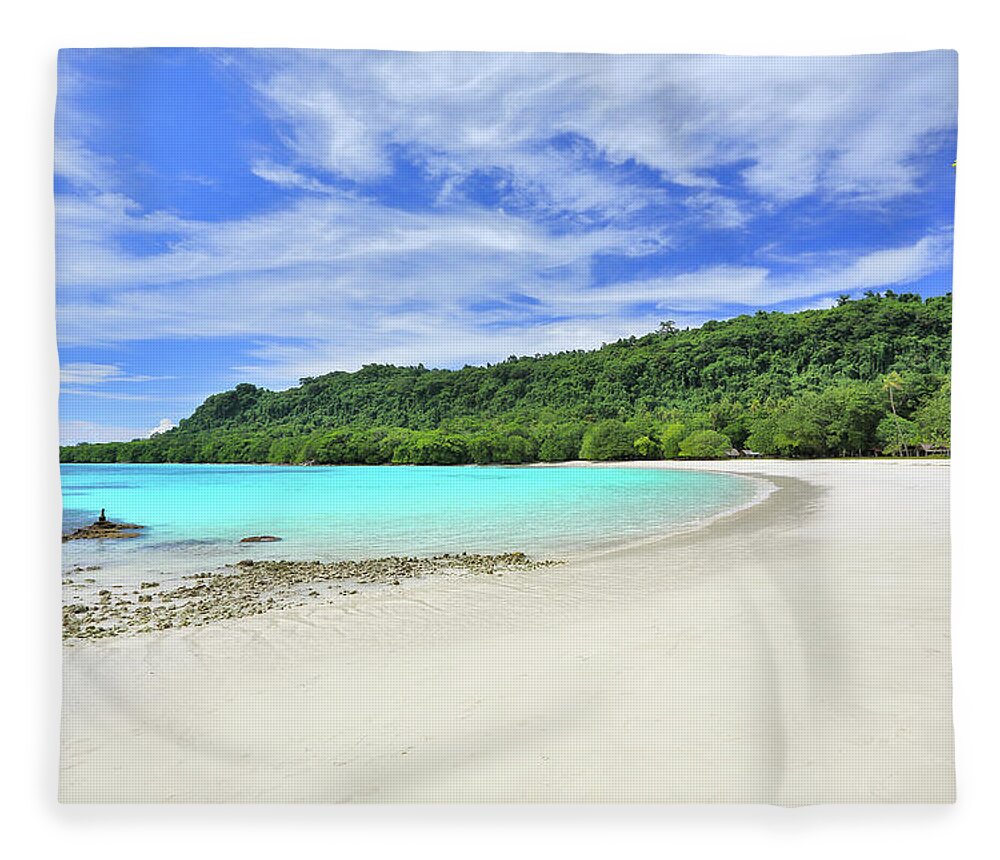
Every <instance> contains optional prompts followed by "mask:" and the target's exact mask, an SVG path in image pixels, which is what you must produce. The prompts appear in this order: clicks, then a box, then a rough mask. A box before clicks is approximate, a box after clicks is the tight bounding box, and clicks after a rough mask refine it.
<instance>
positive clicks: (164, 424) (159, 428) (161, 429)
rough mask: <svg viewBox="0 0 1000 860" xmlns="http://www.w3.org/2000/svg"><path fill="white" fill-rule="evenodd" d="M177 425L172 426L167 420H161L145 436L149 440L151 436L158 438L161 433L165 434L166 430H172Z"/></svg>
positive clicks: (172, 423)
mask: <svg viewBox="0 0 1000 860" xmlns="http://www.w3.org/2000/svg"><path fill="white" fill-rule="evenodd" d="M176 426H177V425H176V424H174V422H173V421H171V420H170V419H169V418H161V419H160V423H159V424H157V425H156V426H155V427H154V428H153V429H152V430H150V431H149V432H148V433H147V434H146V435H147V436H148V437H149V438H152V437H153V436H159V435H160V434H161V433H166V432H167V431H168V430H173V429H174V427H176Z"/></svg>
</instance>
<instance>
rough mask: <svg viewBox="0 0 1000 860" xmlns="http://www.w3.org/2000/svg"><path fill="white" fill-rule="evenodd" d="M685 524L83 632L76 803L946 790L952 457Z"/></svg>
mask: <svg viewBox="0 0 1000 860" xmlns="http://www.w3.org/2000/svg"><path fill="white" fill-rule="evenodd" d="M638 467H639V468H699V469H721V470H724V471H734V472H741V473H748V474H758V475H761V476H765V477H767V478H769V479H770V480H771V481H773V482H774V483H775V484H777V485H779V487H780V490H779V491H778V492H775V493H774V494H772V495H771V496H770V497H769V498H767V499H766V500H765V501H764V502H761V503H760V504H758V505H755V506H754V507H752V508H750V509H748V510H746V511H743V512H740V513H737V514H734V515H732V516H730V517H728V518H726V519H723V520H720V521H718V522H716V523H714V524H712V525H710V526H707V527H705V528H703V529H701V530H699V531H696V532H692V533H690V534H687V535H681V536H674V537H667V538H664V539H662V540H658V541H653V542H649V543H646V544H645V545H643V546H641V547H635V548H632V549H627V550H621V551H617V552H614V553H608V554H605V555H602V556H597V557H593V558H590V559H588V560H585V561H579V562H574V563H573V564H569V565H566V566H560V567H555V568H549V569H545V570H541V571H532V572H526V573H512V574H508V575H506V576H505V577H503V578H502V579H493V578H487V579H481V578H459V577H441V578H430V579H427V580H423V581H419V582H416V583H413V584H407V585H405V587H402V588H398V589H394V590H392V591H387V592H384V593H381V594H374V595H372V594H368V595H357V596H351V597H345V598H344V600H343V602H342V603H339V604H337V605H334V606H310V607H301V608H297V609H287V610H281V611H276V612H272V613H268V614H266V615H262V616H257V617H253V618H245V619H239V620H235V621H226V622H219V623H217V624H213V625H210V626H208V627H200V628H189V629H187V630H177V631H164V632H160V633H152V634H146V635H138V636H129V637H119V638H116V639H109V640H102V641H95V642H83V643H78V644H76V645H73V646H71V647H66V648H64V692H63V696H64V707H63V755H62V772H61V799H62V800H64V801H345V802H365V801H375V802H380V801H385V802H396V801H432V802H433V801H455V802H467V801H498V802H517V801H574V802H586V801H611V802H664V801H693V802H712V801H722V802H768V803H780V804H804V803H817V802H824V801H825V802H869V801H874V802H949V801H951V800H953V795H954V778H953V755H952V726H951V683H950V648H949V637H948V601H949V528H948V505H949V503H948V500H949V492H948V490H949V468H948V464H947V462H944V461H922V462H914V461H910V462H902V461H851V460H848V461H810V462H783V461H771V460H767V461H757V462H749V461H747V462H743V461H740V462H733V463H722V464H717V465H714V464H696V465H690V466H685V465H673V464H672V465H669V466H667V465H665V464H641V465H640V466H638Z"/></svg>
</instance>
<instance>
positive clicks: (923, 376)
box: [60, 291, 951, 465]
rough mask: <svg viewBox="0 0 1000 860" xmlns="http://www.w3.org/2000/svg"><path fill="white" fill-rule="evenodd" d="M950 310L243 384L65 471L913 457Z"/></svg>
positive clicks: (735, 328) (88, 450) (929, 422)
mask: <svg viewBox="0 0 1000 860" xmlns="http://www.w3.org/2000/svg"><path fill="white" fill-rule="evenodd" d="M950 372H951V295H950V294H949V295H947V296H940V297H933V298H928V299H926V300H923V299H921V297H920V296H918V295H916V294H912V293H904V294H895V293H893V292H891V291H888V292H886V293H884V294H878V293H874V292H872V293H869V294H867V295H866V296H865V297H864V298H862V299H859V300H855V301H852V300H849V299H848V298H847V297H842V299H841V301H840V302H839V303H838V305H837V306H836V307H833V308H830V309H827V310H810V311H800V312H797V313H781V312H762V311H760V312H757V313H756V314H753V315H746V316H741V317H737V318H735V319H732V320H727V321H724V322H708V323H705V324H704V325H702V326H701V327H699V328H696V329H685V330H683V331H681V330H678V329H677V328H676V326H674V325H673V324H672V323H670V322H668V321H667V322H664V323H663V324H662V325H661V326H660V328H659V330H658V331H656V332H654V333H651V334H649V335H646V336H644V337H638V338H635V337H633V338H625V339H623V340H619V341H617V342H616V343H613V344H606V345H605V346H603V347H602V348H601V349H598V350H593V351H583V350H576V351H570V352H563V353H558V354H555V355H545V356H532V357H513V356H512V357H511V358H510V359H508V360H507V361H505V362H501V363H499V364H494V365H486V366H482V367H478V366H477V367H473V366H468V367H465V368H462V369H459V370H429V369H427V368H424V367H423V366H416V367H395V366H390V365H368V366H365V367H363V368H362V369H361V370H359V371H356V372H354V373H346V372H336V373H330V374H326V375H323V376H319V377H312V378H306V379H303V380H301V382H300V385H299V386H296V387H294V388H291V389H288V390H286V391H269V390H267V389H263V388H259V387H257V386H254V385H250V384H246V383H244V384H241V385H238V386H236V388H235V389H233V390H232V391H228V392H224V393H221V394H216V395H213V396H211V397H209V398H208V399H207V400H206V401H205V402H204V403H203V404H202V405H201V406H199V407H198V409H196V410H195V412H194V413H193V414H192V415H191V416H190V417H189V418H187V419H184V420H182V421H181V422H180V424H179V426H178V427H176V428H174V429H173V430H170V431H168V432H167V433H163V434H160V435H157V436H154V437H153V438H151V439H138V440H133V441H131V442H121V443H102V444H87V443H84V444H80V445H75V446H68V447H63V448H61V449H60V455H61V459H62V461H63V462H137V463H159V462H168V463H169V462H176V463H317V464H319V463H323V464H350V463H357V464H381V463H400V464H403V463H413V464H435V465H452V464H461V463H483V464H486V463H511V464H515V463H529V462H557V461H563V460H573V459H578V458H580V459H587V460H619V459H659V458H668V459H669V458H691V459H703V458H720V457H725V456H728V454H729V452H730V451H731V450H733V449H736V450H742V449H749V450H753V451H756V452H760V453H762V454H766V455H770V456H781V457H831V456H832V457H841V456H870V455H873V454H893V455H896V454H909V453H912V452H914V451H915V450H919V449H920V446H921V445H927V446H933V447H934V448H947V447H948V445H949V444H950Z"/></svg>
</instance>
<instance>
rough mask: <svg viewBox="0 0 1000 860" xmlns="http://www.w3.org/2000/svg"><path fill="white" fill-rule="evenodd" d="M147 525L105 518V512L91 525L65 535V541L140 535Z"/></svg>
mask: <svg viewBox="0 0 1000 860" xmlns="http://www.w3.org/2000/svg"><path fill="white" fill-rule="evenodd" d="M144 528H145V526H138V525H136V524H135V523H113V522H112V521H111V520H109V519H105V517H104V512H103V511H102V512H101V518H100V519H99V520H96V521H94V522H93V523H92V524H91V525H89V526H84V527H83V528H82V529H77V530H76V531H75V532H71V533H70V534H66V535H63V538H62V539H63V543H66V541H70V540H105V539H116V538H117V539H120V538H134V537H139V533H140V531H141V530H142V529H144Z"/></svg>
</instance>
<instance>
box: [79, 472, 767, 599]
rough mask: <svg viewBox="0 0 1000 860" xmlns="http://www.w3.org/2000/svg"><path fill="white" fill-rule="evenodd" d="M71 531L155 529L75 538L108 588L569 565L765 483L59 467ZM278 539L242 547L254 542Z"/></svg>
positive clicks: (594, 475) (741, 500) (656, 475)
mask: <svg viewBox="0 0 1000 860" xmlns="http://www.w3.org/2000/svg"><path fill="white" fill-rule="evenodd" d="M62 487H63V524H64V529H65V530H67V531H68V530H71V529H73V528H76V527H78V526H80V525H83V524H86V523H90V522H93V520H94V519H96V517H97V515H98V513H99V512H100V509H101V508H105V509H106V510H107V516H108V517H109V518H110V519H112V520H116V521H125V522H133V523H139V524H142V525H145V526H146V529H145V530H144V532H143V535H142V537H140V538H137V539H134V540H123V541H103V542H95V541H73V542H70V543H67V544H64V546H63V561H64V567H65V568H70V567H73V566H74V565H81V566H88V565H101V567H102V575H101V578H102V579H103V578H104V577H105V576H107V575H114V576H116V577H118V578H119V579H120V580H121V579H123V578H126V579H129V580H133V581H134V580H138V579H141V578H148V577H150V576H153V575H158V576H160V577H172V576H179V575H182V574H184V573H192V572H195V571H202V570H210V569H212V568H215V567H218V566H221V565H223V564H229V563H233V562H236V561H239V560H240V559H243V558H255V559H264V558H281V559H295V560H305V559H319V560H323V561H333V560H338V559H349V558H370V557H377V556H385V555H433V554H436V553H444V552H488V553H498V552H507V551H513V550H521V551H523V552H526V553H528V554H529V555H532V556H536V557H545V558H571V557H576V556H579V555H582V554H585V553H588V552H592V551H598V550H601V549H604V548H611V547H613V546H615V545H619V544H624V543H629V542H634V541H637V540H641V539H643V538H647V537H651V536H654V535H658V534H663V533H665V532H669V531H671V530H675V529H681V528H686V527H690V526H692V525H696V524H697V523H698V522H700V521H703V520H705V519H707V518H710V517H712V516H715V515H718V514H720V513H723V512H725V511H727V510H731V509H733V508H737V507H740V506H743V505H746V504H749V503H750V502H751V501H752V499H753V498H754V497H755V495H757V494H758V493H759V491H760V485H759V484H758V483H757V482H754V481H751V480H749V479H745V478H738V477H734V476H730V475H720V474H711V473H698V472H682V471H669V470H660V469H628V468H613V467H611V468H601V469H590V468H573V467H560V468H544V467H532V468H507V467H473V466H469V467H462V466H455V467H426V466H423V467H421V466H336V467H301V468H296V467H274V466H216V465H212V466H205V465H198V466H193V465H192V466H187V465H131V464H130V465H80V464H66V465H64V466H63V467H62ZM265 534H266V535H276V536H279V537H281V538H282V541H281V542H280V543H273V544H240V543H239V540H240V538H242V537H246V536H248V535H265Z"/></svg>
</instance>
